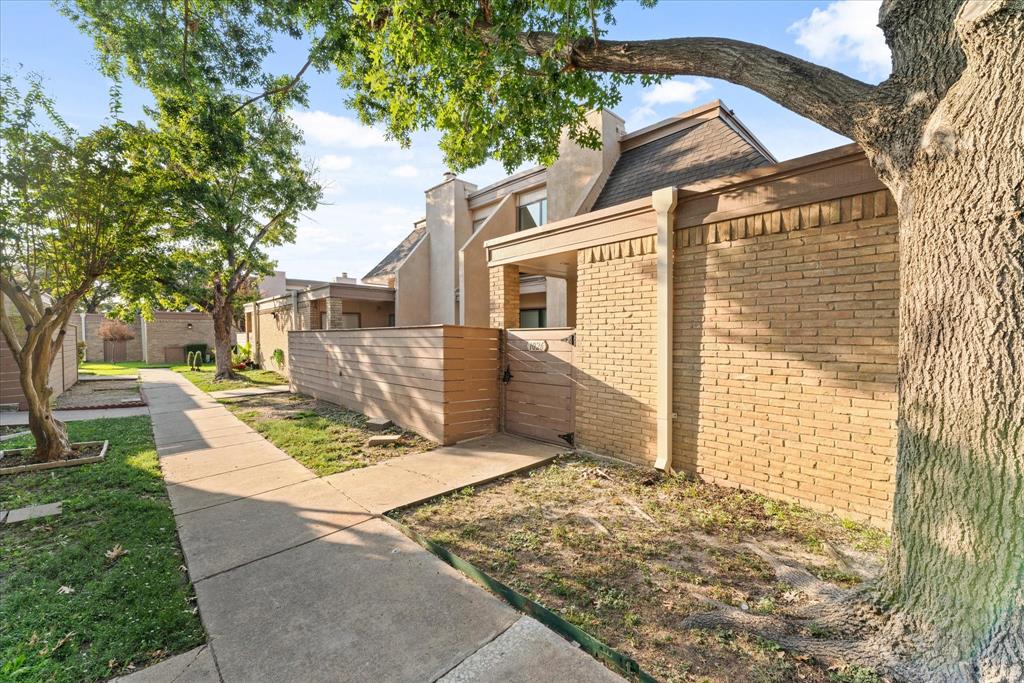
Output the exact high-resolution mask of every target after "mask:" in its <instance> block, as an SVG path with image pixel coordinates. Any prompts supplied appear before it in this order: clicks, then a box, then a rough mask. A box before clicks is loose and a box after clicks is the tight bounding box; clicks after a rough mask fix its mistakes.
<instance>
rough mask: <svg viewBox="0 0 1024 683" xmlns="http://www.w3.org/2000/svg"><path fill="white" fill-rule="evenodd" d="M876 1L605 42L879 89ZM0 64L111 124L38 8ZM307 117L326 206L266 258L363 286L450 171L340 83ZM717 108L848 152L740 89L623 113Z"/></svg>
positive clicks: (694, 9) (21, 18) (7, 41)
mask: <svg viewBox="0 0 1024 683" xmlns="http://www.w3.org/2000/svg"><path fill="white" fill-rule="evenodd" d="M878 4H879V3H878V0H842V1H839V2H815V1H813V0H808V1H797V2H770V1H768V0H748V1H745V2H725V1H722V2H698V1H696V0H694V1H685V2H684V1H681V0H677V1H672V0H668V1H665V0H663V2H662V4H660V5H658V6H657V7H655V8H654V9H643V8H641V7H639V6H638V5H635V4H632V3H629V2H624V3H623V4H622V5H621V6H620V7H619V10H618V11H617V19H618V24H617V26H615V27H613V29H612V31H611V33H610V34H609V37H610V38H614V39H640V38H668V37H674V36H701V35H703V36H723V37H728V38H736V39H739V40H746V41H750V42H755V43H760V44H762V45H767V46H769V47H772V48H775V49H777V50H782V51H784V52H789V53H792V54H795V55H797V56H800V57H803V58H805V59H810V60H811V61H814V62H817V63H820V64H825V65H827V66H830V67H832V68H836V69H839V70H841V71H843V72H845V73H847V74H849V75H851V76H853V77H855V78H859V79H861V80H864V81H869V82H877V81H879V80H882V79H884V78H885V76H886V75H887V74H888V72H889V57H888V50H887V48H886V46H885V43H884V41H883V40H882V37H881V31H879V30H878V29H877V27H875V23H876V22H877V16H878ZM304 59H305V45H304V43H303V42H300V41H293V40H290V39H282V40H281V41H279V44H278V46H277V50H276V52H275V54H274V56H273V58H272V61H271V62H270V67H271V68H273V69H274V70H275V71H277V72H282V73H283V72H293V71H295V70H296V69H297V68H298V67H299V66H301V64H302V62H303V61H304ZM0 63H2V65H3V68H4V69H5V70H6V69H12V68H16V67H17V66H18V65H23V67H24V69H25V70H28V71H36V72H39V73H40V74H42V75H43V76H44V78H45V81H46V86H47V90H48V91H49V93H50V94H51V95H52V96H53V97H54V98H55V99H56V101H57V105H58V108H59V109H60V111H61V113H62V114H63V115H64V116H65V117H66V118H67V120H68V121H69V122H71V123H72V124H73V125H74V126H76V127H77V128H78V129H79V130H81V131H88V130H90V129H92V128H94V127H96V126H97V125H99V123H100V122H101V121H102V120H103V118H104V117H105V116H106V113H107V92H108V90H109V86H110V84H109V83H108V82H107V81H106V79H104V78H103V77H102V76H100V75H99V73H98V71H97V69H96V60H95V57H94V55H93V50H92V44H91V42H90V41H89V39H87V38H86V37H85V36H83V35H82V34H80V33H79V32H78V31H77V30H76V29H75V28H74V26H72V25H71V23H70V22H69V21H68V20H67V19H65V18H64V17H63V16H61V15H60V14H59V13H58V12H57V11H56V9H54V8H53V6H52V5H50V3H49V2H45V1H44V0H0ZM307 81H308V82H309V84H310V96H309V99H310V107H309V110H306V111H302V112H296V113H295V114H294V117H295V119H296V121H297V122H298V123H299V125H300V126H301V127H302V128H303V130H304V131H305V134H306V146H305V150H304V154H305V155H306V156H308V157H309V158H311V159H315V160H316V161H317V164H318V166H319V168H320V176H321V180H322V182H323V183H324V185H325V186H326V188H327V190H326V192H325V196H324V202H325V203H324V204H323V205H322V206H320V207H318V208H317V209H316V210H315V211H313V212H310V213H309V214H307V215H305V216H303V217H302V219H301V221H300V225H299V235H298V239H297V241H296V243H295V244H293V245H287V246H284V247H281V248H278V249H275V250H274V251H273V252H272V255H273V256H274V258H276V259H277V261H278V267H279V268H280V269H283V270H285V271H287V272H288V274H289V275H292V276H294V277H303V278H317V279H328V278H331V277H333V276H335V275H340V274H341V273H342V272H347V273H349V275H352V276H356V277H359V276H362V275H363V274H364V273H366V272H367V271H368V270H369V269H370V268H371V267H372V266H373V265H374V264H375V263H376V262H377V261H378V260H379V259H380V258H381V257H383V256H384V255H385V254H386V253H387V252H388V251H390V249H391V248H392V247H393V246H394V245H395V244H396V243H397V242H398V241H399V240H401V238H402V237H404V236H405V234H406V233H407V232H408V231H409V230H410V229H411V224H412V222H413V221H414V220H416V219H417V218H419V217H420V216H422V215H423V207H424V199H423V190H424V189H425V188H427V187H430V186H431V185H434V184H436V183H437V182H438V181H440V178H441V174H442V173H443V172H444V170H445V167H444V164H443V162H442V159H441V154H440V153H439V152H438V150H437V139H438V136H437V134H436V133H434V132H424V133H422V134H419V135H417V136H416V137H415V138H414V140H413V144H412V146H411V147H410V148H409V149H401V148H399V147H398V145H396V144H394V143H392V142H389V141H387V140H385V139H384V138H383V136H381V135H380V134H379V133H377V132H376V131H374V130H372V129H366V128H364V127H362V126H360V124H359V123H358V122H357V120H356V118H355V116H354V114H353V113H352V112H351V111H349V110H348V109H347V108H346V107H345V105H344V93H343V92H342V91H341V90H340V89H339V88H338V86H337V82H336V78H335V75H334V74H333V73H324V74H313V75H311V76H308V77H307ZM716 98H719V99H722V100H723V101H725V103H726V104H727V105H728V106H729V107H730V108H731V109H733V110H734V111H735V112H736V114H737V116H739V117H740V119H741V120H742V121H743V122H744V123H745V124H746V125H747V126H748V127H749V128H750V129H751V130H752V131H753V132H754V134H755V135H757V136H758V138H760V140H761V141H762V142H763V143H764V144H765V145H766V146H767V147H768V149H770V150H771V151H772V152H773V153H774V154H775V156H776V157H778V158H779V159H780V160H782V159H790V158H792V157H796V156H801V155H803V154H809V153H811V152H815V151H818V150H821V149H827V148H829V147H834V146H836V145H840V144H843V143H845V142H847V141H846V140H845V139H844V138H842V137H840V136H839V135H836V134H835V133H832V132H831V131H828V130H826V129H824V128H822V127H821V126H818V125H817V124H815V123H812V122H810V121H808V120H807V119H804V118H802V117H800V116H797V115H796V114H793V113H791V112H789V111H787V110H785V109H784V108H782V107H780V106H779V105H776V104H774V103H773V102H771V101H770V100H768V99H766V98H765V97H762V96H761V95H758V94H756V93H754V92H751V91H749V90H746V89H745V88H741V87H738V86H734V85H731V84H729V83H725V82H723V81H717V80H713V79H693V78H678V79H674V80H672V81H669V82H666V83H662V84H660V85H658V86H654V87H652V88H647V89H644V88H641V87H639V86H635V87H633V88H630V89H628V90H626V91H625V92H624V93H623V100H622V103H621V104H620V105H619V106H618V107H616V111H617V112H618V113H619V114H620V115H621V116H623V117H624V118H625V119H626V125H627V130H636V129H637V128H640V127H642V126H644V125H648V124H650V123H653V122H655V121H658V120H660V119H662V118H665V117H668V116H671V115H673V114H677V113H679V112H681V111H685V110H687V109H690V108H692V107H694V106H696V105H698V104H700V103H702V102H706V101H708V100H712V99H716ZM147 101H148V97H147V94H146V93H145V92H144V91H142V90H140V89H138V88H135V87H132V86H126V88H125V96H124V105H125V112H124V116H125V118H128V119H133V118H141V117H142V107H143V105H144V104H145V103H146V102H147ZM462 175H463V177H465V178H466V179H468V180H470V181H471V182H475V183H477V184H478V185H481V186H482V185H485V184H487V183H490V182H493V181H495V180H498V179H499V178H501V177H503V176H504V175H505V173H504V171H503V169H502V168H501V166H500V165H499V164H497V163H494V162H489V163H487V164H484V165H483V166H481V167H479V168H477V169H472V170H470V171H467V172H466V173H464V174H462Z"/></svg>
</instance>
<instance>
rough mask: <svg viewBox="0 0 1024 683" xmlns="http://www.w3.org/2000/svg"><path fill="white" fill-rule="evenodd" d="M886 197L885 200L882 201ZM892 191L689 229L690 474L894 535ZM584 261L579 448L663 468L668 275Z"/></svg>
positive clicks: (682, 276)
mask: <svg viewBox="0 0 1024 683" xmlns="http://www.w3.org/2000/svg"><path fill="white" fill-rule="evenodd" d="M881 195H884V193H881ZM890 210H891V199H887V197H886V196H880V195H879V193H875V194H869V195H863V196H859V197H854V198H846V199H843V200H841V201H838V200H837V201H833V202H824V203H821V204H815V205H812V206H805V207H798V208H796V209H784V210H782V211H777V212H772V213H770V214H764V215H762V216H754V217H744V218H741V219H734V220H731V221H727V222H725V223H718V224H714V225H705V226H698V227H695V228H688V229H686V230H679V231H676V234H675V242H676V254H675V292H674V293H675V298H674V300H675V304H674V305H675V319H674V335H675V342H674V352H673V355H674V401H673V403H674V405H673V410H674V411H675V413H676V419H675V421H674V425H673V428H674V447H673V451H674V453H673V462H674V466H675V468H676V469H677V470H682V471H684V472H688V473H691V474H695V475H698V476H700V477H702V478H704V479H706V480H709V481H714V482H717V483H720V484H725V485H730V486H738V487H742V488H744V489H748V490H752V491H757V492H760V493H764V494H767V495H771V496H773V497H776V498H781V499H786V500H792V501H797V502H800V503H801V504H804V505H806V506H808V507H811V508H813V509H817V510H821V511H826V512H835V513H837V514H839V515H841V516H844V517H850V518H854V519H860V520H866V521H870V522H872V523H873V524H876V525H878V526H887V525H888V523H889V521H890V514H891V507H892V503H891V496H892V489H893V483H894V482H893V477H894V466H895V452H896V425H895V419H896V385H895V379H896V335H897V326H898V319H897V311H898V305H897V304H898V296H899V275H898V239H897V220H896V218H895V217H894V216H891V215H888V212H889V211H890ZM642 251H643V249H639V250H638V249H636V248H631V247H629V245H627V244H626V243H620V244H617V245H604V246H602V247H600V248H593V249H588V250H585V251H584V252H581V253H580V255H579V264H578V267H579V270H578V275H579V289H578V300H577V354H576V364H577V373H578V385H577V397H576V429H577V443H578V444H580V446H581V447H582V448H585V449H588V450H593V451H596V452H600V453H606V454H609V455H614V456H618V457H622V458H625V459H628V460H632V461H634V462H644V463H652V462H653V461H654V457H655V433H654V405H655V393H654V391H655V389H654V386H655V385H654V382H655V375H654V373H655V369H654V361H655V346H654V344H655V342H654V329H655V324H656V321H655V318H654V315H653V311H654V300H655V280H656V277H655V261H654V256H653V255H652V254H649V253H640V252H642Z"/></svg>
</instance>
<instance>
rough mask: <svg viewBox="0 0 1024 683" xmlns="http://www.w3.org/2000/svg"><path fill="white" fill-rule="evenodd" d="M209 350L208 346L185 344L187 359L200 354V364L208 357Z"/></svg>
mask: <svg viewBox="0 0 1024 683" xmlns="http://www.w3.org/2000/svg"><path fill="white" fill-rule="evenodd" d="M207 348H208V346H207V345H206V344H185V355H186V357H187V356H189V355H190V354H192V353H197V354H199V363H200V364H202V362H203V358H205V357H206V349H207ZM190 365H191V363H190Z"/></svg>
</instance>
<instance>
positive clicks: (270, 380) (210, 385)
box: [171, 365, 288, 391]
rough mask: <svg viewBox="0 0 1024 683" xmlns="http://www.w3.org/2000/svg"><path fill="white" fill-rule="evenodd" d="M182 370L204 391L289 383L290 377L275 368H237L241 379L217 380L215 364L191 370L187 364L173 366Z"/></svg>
mask: <svg viewBox="0 0 1024 683" xmlns="http://www.w3.org/2000/svg"><path fill="white" fill-rule="evenodd" d="M171 369H172V370H174V371H175V372H180V373H181V376H182V377H184V378H186V379H187V380H188V381H190V382H192V384H195V385H196V386H197V387H199V388H200V389H202V390H203V391H223V390H225V389H245V388H248V387H260V386H273V385H275V384H288V379H287V378H285V377H283V376H281V375H279V374H278V373H276V372H274V371H273V370H235V373H236V374H238V375H239V376H240V377H241V379H237V380H222V381H215V380H214V379H213V376H214V375H215V374H216V372H217V368H216V366H215V365H204V366H202V368H201V369H200V370H189V367H188V366H187V365H175V366H173V367H172V368H171Z"/></svg>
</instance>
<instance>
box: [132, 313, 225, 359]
mask: <svg viewBox="0 0 1024 683" xmlns="http://www.w3.org/2000/svg"><path fill="white" fill-rule="evenodd" d="M189 325H191V326H192V327H191V328H189ZM186 344H206V346H207V347H208V348H209V349H210V350H213V348H214V335H213V318H211V317H210V315H209V314H208V313H176V312H171V311H158V312H156V313H154V315H153V320H149V321H147V322H146V346H147V348H148V349H149V362H150V363H170V362H174V358H175V357H176V356H175V355H174V351H173V349H180V348H182V347H184V346H185V345H186ZM168 348H170V349H172V351H171V355H168Z"/></svg>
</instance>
